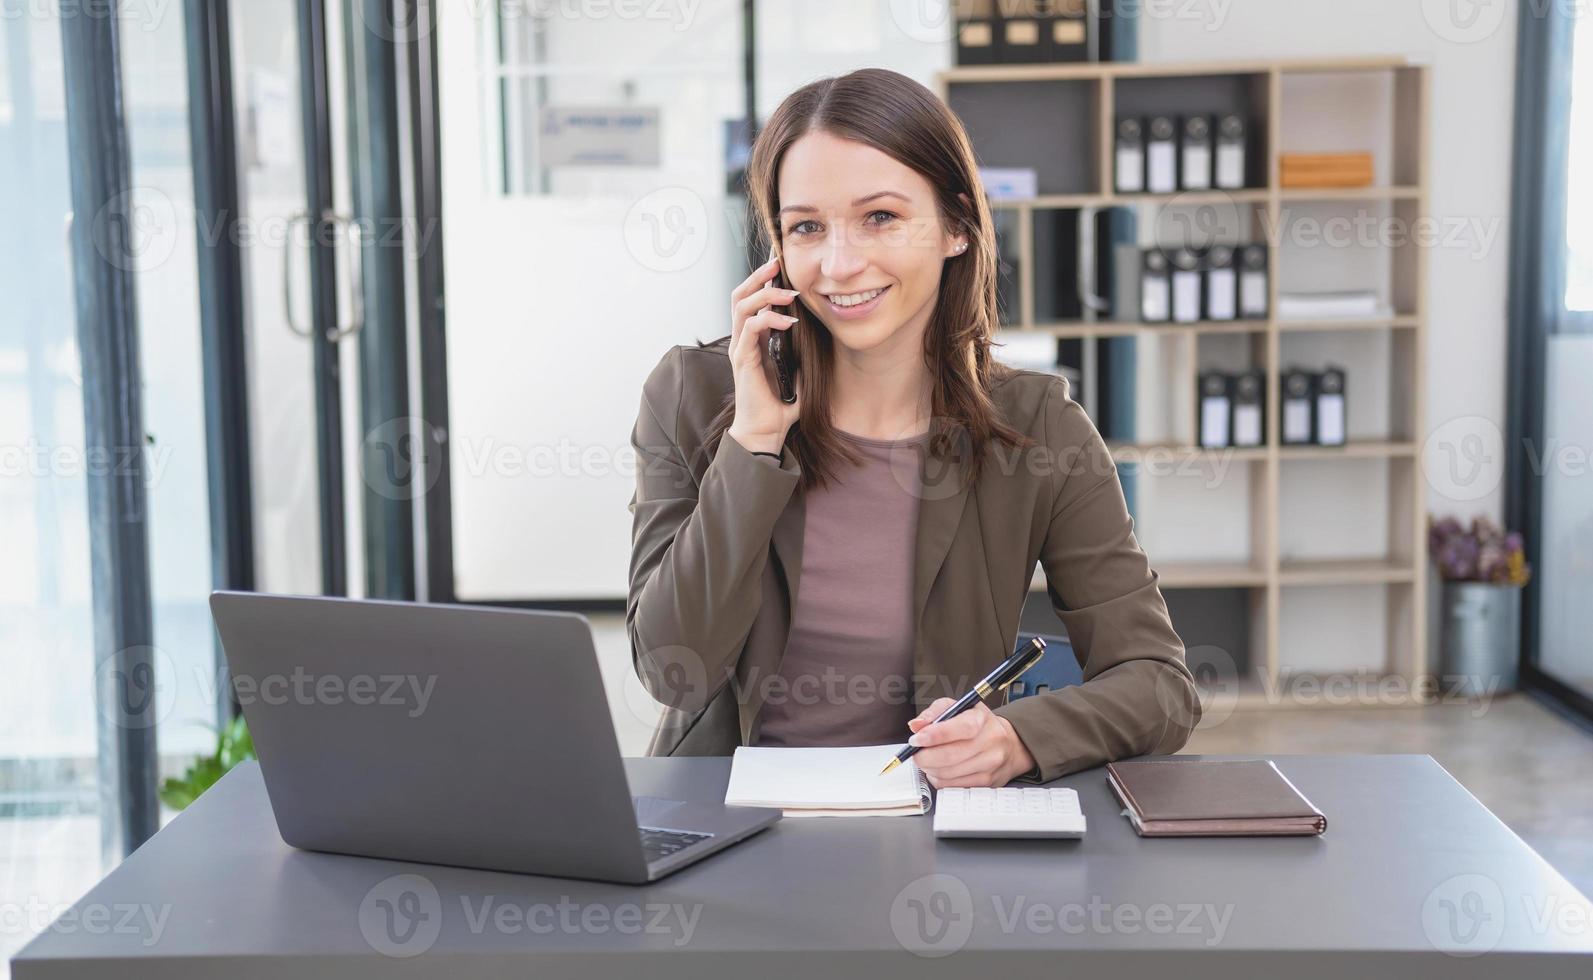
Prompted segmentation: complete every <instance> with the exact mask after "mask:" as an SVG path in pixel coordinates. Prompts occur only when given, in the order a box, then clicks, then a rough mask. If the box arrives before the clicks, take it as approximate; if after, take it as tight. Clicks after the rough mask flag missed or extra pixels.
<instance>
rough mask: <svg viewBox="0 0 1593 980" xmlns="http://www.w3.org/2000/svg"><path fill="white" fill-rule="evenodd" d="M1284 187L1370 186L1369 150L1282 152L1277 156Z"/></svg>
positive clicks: (1370, 158) (1370, 161)
mask: <svg viewBox="0 0 1593 980" xmlns="http://www.w3.org/2000/svg"><path fill="white" fill-rule="evenodd" d="M1278 175H1279V179H1280V181H1281V183H1282V186H1284V187H1369V186H1371V184H1372V155H1371V154H1370V153H1284V154H1282V155H1281V156H1279V157H1278Z"/></svg>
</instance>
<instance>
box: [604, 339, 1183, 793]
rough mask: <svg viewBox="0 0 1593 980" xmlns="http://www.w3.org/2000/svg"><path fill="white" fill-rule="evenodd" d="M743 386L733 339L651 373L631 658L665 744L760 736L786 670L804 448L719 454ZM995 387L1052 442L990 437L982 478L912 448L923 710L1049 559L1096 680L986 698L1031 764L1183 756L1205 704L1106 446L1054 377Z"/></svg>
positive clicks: (686, 349)
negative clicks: (731, 406)
mask: <svg viewBox="0 0 1593 980" xmlns="http://www.w3.org/2000/svg"><path fill="white" fill-rule="evenodd" d="M733 390H734V382H733V379H732V375H731V368H730V360H729V356H728V340H721V341H720V342H718V343H717V344H715V345H712V346H710V347H706V348H699V347H695V346H684V345H683V346H676V347H674V348H672V349H671V350H670V351H669V352H668V353H666V354H665V355H664V357H663V359H662V360H661V361H660V362H659V363H658V366H657V367H656V368H654V369H653V371H652V373H651V374H650V375H649V376H648V378H647V381H646V383H645V385H644V386H643V389H642V397H641V407H640V411H639V412H638V414H637V418H636V425H635V428H634V430H633V431H632V434H631V442H632V445H633V447H634V448H635V451H636V470H637V473H636V491H635V493H634V494H633V496H632V498H631V502H630V505H629V510H630V512H631V515H632V534H631V542H632V543H631V558H630V595H629V598H628V600H627V603H626V611H625V618H626V626H627V629H628V632H629V634H630V642H631V657H632V662H633V664H634V666H635V669H636V671H637V673H638V675H639V677H640V678H641V680H642V683H643V685H644V686H645V687H646V688H647V690H648V691H649V692H650V693H651V694H652V696H653V697H654V698H655V699H656V700H658V701H659V702H660V703H661V704H663V705H664V709H663V716H662V718H661V719H660V722H659V724H658V728H657V730H656V731H655V733H654V735H653V738H652V743H651V745H650V746H649V748H648V752H649V754H651V755H728V754H730V753H731V752H732V751H733V750H734V749H735V747H736V746H738V745H751V744H754V743H755V740H756V733H757V731H758V714H759V709H760V708H761V706H762V703H763V701H764V700H765V699H766V697H767V694H766V692H767V690H768V688H767V685H766V684H764V683H759V679H760V678H768V677H770V676H771V675H775V674H777V673H778V670H779V666H780V660H781V657H782V656H783V654H784V651H785V644H786V638H787V635H788V633H789V630H790V626H791V614H792V610H793V608H794V601H795V596H796V595H797V590H798V589H799V588H800V587H801V583H800V578H801V574H800V573H801V569H802V542H803V535H802V531H803V512H804V508H803V495H802V493H801V491H800V490H799V489H798V480H799V479H800V477H801V469H800V467H799V466H798V465H797V463H796V460H795V457H794V455H793V454H791V453H785V454H784V458H783V459H779V460H777V459H776V458H774V457H773V456H760V455H755V454H754V453H752V452H749V451H748V450H747V449H745V448H743V447H742V446H741V445H740V444H739V443H737V442H736V441H735V440H734V439H732V438H730V437H729V436H726V437H724V438H722V439H721V440H720V442H719V444H718V446H717V449H716V450H715V451H714V452H713V454H712V455H711V456H710V455H709V453H708V450H707V447H706V446H705V442H706V437H707V434H708V426H709V423H710V421H711V420H712V419H713V417H714V415H715V414H716V413H717V412H718V410H719V408H720V406H721V405H723V403H724V401H725V399H726V398H727V397H728V396H729V394H730V393H731V392H732V391H733ZM991 397H992V399H993V400H994V402H995V404H996V406H997V407H998V409H999V410H1000V411H1001V412H1002V413H1003V414H1004V417H1005V420H1006V422H1007V424H1009V425H1011V426H1012V427H1014V428H1016V429H1018V430H1019V431H1021V432H1024V433H1025V434H1027V435H1028V436H1030V437H1031V438H1033V439H1034V440H1036V442H1037V443H1038V446H1035V447H1031V448H1029V449H1027V450H1024V451H1021V452H1019V451H1015V450H1012V449H1010V448H1009V447H1006V446H1002V445H999V444H998V445H996V446H994V447H992V448H991V449H990V450H989V452H990V453H991V454H992V455H991V456H989V457H987V459H986V463H985V466H984V472H983V473H982V474H981V475H980V477H979V480H978V481H977V483H970V482H969V481H967V480H966V479H964V475H963V473H962V467H961V466H960V465H959V463H958V462H957V461H956V460H939V459H932V458H929V457H927V456H922V455H921V454H918V453H917V452H916V451H915V452H914V453H913V459H914V461H915V462H914V465H915V466H918V469H919V475H920V477H921V480H922V487H923V489H922V493H921V496H920V504H919V508H920V510H919V518H918V528H917V537H916V542H915V544H916V549H915V553H914V554H913V555H912V556H911V560H912V562H913V602H914V612H915V615H916V619H915V621H916V622H917V623H918V631H917V637H916V647H915V652H914V660H913V662H914V670H913V672H914V680H915V683H914V685H913V686H914V688H915V690H914V692H913V700H914V702H915V703H916V704H917V706H918V710H923V708H924V707H926V706H927V705H928V704H929V703H930V702H932V701H933V700H934V699H935V698H937V697H942V696H946V697H957V696H959V695H960V694H962V693H963V692H964V691H966V690H967V689H968V688H970V687H972V686H973V683H974V682H976V681H978V680H979V679H980V678H981V677H983V676H984V675H985V673H987V672H988V671H989V670H990V669H991V668H993V667H994V666H995V665H997V664H999V663H1000V662H1001V661H1002V660H1003V659H1005V658H1006V657H1007V656H1008V655H1010V654H1011V653H1012V650H1013V648H1014V647H1015V646H1016V643H1017V634H1018V618H1019V614H1020V612H1021V611H1022V609H1023V604H1024V600H1025V598H1026V597H1027V596H1028V595H1029V589H1030V581H1031V578H1032V574H1033V570H1034V567H1035V563H1036V562H1039V564H1040V565H1041V566H1042V567H1043V568H1044V570H1045V575H1046V580H1047V582H1048V585H1049V588H1048V592H1049V595H1050V599H1051V604H1052V606H1053V607H1054V608H1055V609H1056V612H1057V615H1058V616H1059V617H1060V618H1061V620H1062V622H1063V624H1064V625H1065V626H1066V627H1067V633H1068V637H1069V638H1070V639H1071V641H1072V645H1073V651H1074V655H1075V656H1076V657H1077V658H1078V660H1079V664H1080V666H1081V667H1082V668H1083V674H1084V682H1083V683H1082V684H1080V685H1076V686H1072V687H1066V688H1061V689H1057V690H1052V691H1049V692H1047V693H1044V694H1038V695H1031V696H1029V697H1024V698H1019V699H1017V700H1013V701H1010V702H1004V703H1001V704H999V705H992V708H993V710H994V711H995V712H996V713H997V714H999V715H1002V716H1003V717H1005V718H1006V719H1007V720H1008V721H1010V722H1011V723H1012V726H1013V729H1014V730H1015V731H1016V732H1017V733H1018V736H1019V737H1020V738H1021V739H1023V742H1024V745H1025V746H1027V747H1028V749H1029V752H1030V754H1031V755H1033V756H1034V758H1035V761H1036V763H1037V766H1036V769H1034V770H1031V771H1030V772H1029V773H1028V774H1026V775H1025V776H1024V777H1020V779H1021V780H1028V781H1046V780H1050V779H1054V778H1056V777H1057V776H1061V775H1063V774H1065V773H1069V772H1073V771H1075V770H1079V769H1086V768H1089V767H1092V766H1097V765H1100V764H1102V763H1104V762H1108V761H1111V760H1113V759H1119V758H1123V757H1126V756H1134V755H1141V754H1146V753H1171V752H1176V751H1177V750H1178V749H1179V748H1180V747H1182V746H1183V744H1184V743H1185V741H1187V740H1188V738H1189V734H1190V732H1191V731H1193V730H1194V728H1195V725H1196V724H1197V723H1198V722H1199V720H1200V713H1201V706H1200V701H1199V698H1198V697H1197V694H1196V690H1195V686H1194V679H1193V678H1192V677H1191V675H1190V672H1189V669H1188V667H1187V666H1186V665H1185V662H1184V645H1183V642H1182V641H1181V640H1180V639H1179V638H1178V634H1177V633H1176V632H1174V630H1173V626H1172V622H1171V620H1170V619H1169V618H1168V614H1167V605H1166V602H1165V601H1164V600H1163V599H1162V595H1161V591H1160V589H1159V588H1158V586H1157V580H1158V576H1157V573H1156V572H1155V570H1154V569H1152V568H1151V567H1150V564H1149V562H1148V560H1147V559H1146V556H1145V552H1144V551H1143V550H1141V548H1140V547H1139V543H1138V542H1137V541H1136V539H1135V537H1134V521H1133V519H1132V518H1131V517H1130V516H1129V513H1128V508H1127V505H1126V503H1125V501H1124V499H1123V489H1122V485H1121V483H1120V482H1119V481H1118V476H1117V469H1116V467H1115V466H1114V465H1113V463H1112V459H1111V456H1110V454H1109V453H1108V451H1107V448H1106V444H1105V443H1104V442H1103V441H1102V439H1101V436H1100V434H1099V433H1098V432H1097V431H1096V429H1095V426H1094V424H1093V423H1092V422H1091V421H1090V419H1089V417H1088V416H1087V415H1086V414H1085V413H1084V409H1083V408H1082V407H1080V405H1079V404H1078V403H1077V402H1075V401H1073V400H1072V398H1071V397H1069V394H1068V385H1067V382H1066V381H1065V380H1064V379H1062V378H1059V377H1057V376H1055V375H1051V374H1046V373H1042V372H1037V371H1021V370H1012V369H1007V368H1001V369H1000V370H999V372H998V376H997V378H996V380H995V381H994V382H993V383H992V386H991ZM919 464H922V465H919ZM931 678H933V679H934V681H933V683H925V681H926V680H928V679H931ZM1004 696H1005V695H1002V696H1001V697H1004ZM907 735H908V732H906V731H904V732H903V733H902V738H903V740H904V741H905V740H906V737H907Z"/></svg>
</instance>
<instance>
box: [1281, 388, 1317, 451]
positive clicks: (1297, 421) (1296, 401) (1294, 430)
mask: <svg viewBox="0 0 1593 980" xmlns="http://www.w3.org/2000/svg"><path fill="white" fill-rule="evenodd" d="M1283 441H1284V442H1310V441H1311V403H1310V402H1309V401H1307V400H1306V399H1304V398H1287V399H1284V402H1283Z"/></svg>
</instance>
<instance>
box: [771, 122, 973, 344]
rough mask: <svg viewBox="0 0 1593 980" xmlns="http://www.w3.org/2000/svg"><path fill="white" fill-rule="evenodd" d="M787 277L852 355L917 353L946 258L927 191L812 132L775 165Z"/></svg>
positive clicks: (875, 155)
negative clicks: (892, 351) (778, 175)
mask: <svg viewBox="0 0 1593 980" xmlns="http://www.w3.org/2000/svg"><path fill="white" fill-rule="evenodd" d="M779 181H780V187H779V192H780V205H781V212H780V215H779V216H778V220H779V223H780V224H779V227H780V241H781V246H780V251H781V254H782V255H783V256H784V259H785V261H784V271H785V275H786V280H787V282H788V283H789V285H790V286H791V288H792V289H795V290H797V291H798V292H800V293H801V296H802V302H803V303H804V304H805V305H806V306H807V308H808V309H809V310H812V311H813V313H814V314H815V315H817V316H818V318H819V319H820V320H821V321H823V323H824V325H825V326H826V327H827V328H829V331H830V333H831V334H832V335H834V337H835V340H836V343H837V344H839V345H840V346H841V347H843V348H846V349H848V350H851V351H857V352H861V351H870V350H879V351H887V350H893V349H911V350H914V351H916V350H920V349H922V348H921V344H922V338H923V334H924V331H925V329H927V328H928V326H929V317H930V314H931V313H932V312H933V311H934V308H935V307H934V304H935V300H936V297H937V296H938V294H939V290H940V273H941V268H942V265H943V263H944V262H945V260H946V259H947V258H949V257H951V256H954V255H957V254H959V253H958V251H957V246H958V243H960V242H962V241H964V239H963V237H962V236H960V235H947V234H946V233H945V232H944V230H943V229H942V226H941V222H940V215H939V212H938V210H937V209H936V207H935V194H934V189H933V188H932V187H931V186H930V184H929V181H927V180H926V179H924V177H923V176H921V175H920V174H919V173H918V172H917V171H915V170H913V169H912V168H911V167H908V166H906V165H905V164H902V163H900V162H898V161H897V160H895V159H893V158H891V157H890V156H888V155H886V154H885V153H882V152H880V151H879V150H876V149H875V148H874V147H872V146H869V145H867V144H865V143H858V142H855V141H853V140H846V139H841V138H840V137H837V136H832V135H830V134H829V133H824V132H811V133H808V134H806V135H804V136H803V137H801V138H800V139H798V140H797V141H796V142H795V143H793V144H792V145H791V148H790V149H789V150H787V151H786V154H785V158H784V160H783V161H782V162H781V166H780V178H779Z"/></svg>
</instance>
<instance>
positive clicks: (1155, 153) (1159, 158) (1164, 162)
mask: <svg viewBox="0 0 1593 980" xmlns="http://www.w3.org/2000/svg"><path fill="white" fill-rule="evenodd" d="M1149 146H1150V155H1149V156H1148V157H1147V158H1146V159H1147V160H1148V161H1149V166H1148V167H1147V168H1146V174H1145V185H1146V189H1147V190H1149V191H1150V192H1151V193H1152V194H1170V193H1172V192H1173V191H1176V190H1177V189H1178V153H1177V152H1176V149H1175V145H1174V143H1173V141H1172V140H1157V141H1156V142H1153V143H1151V144H1149Z"/></svg>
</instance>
